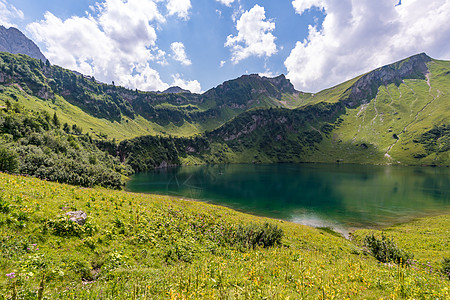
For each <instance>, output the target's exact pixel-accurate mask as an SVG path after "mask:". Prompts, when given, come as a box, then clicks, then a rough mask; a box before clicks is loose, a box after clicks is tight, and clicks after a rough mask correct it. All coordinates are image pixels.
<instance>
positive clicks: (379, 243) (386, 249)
mask: <svg viewBox="0 0 450 300" xmlns="http://www.w3.org/2000/svg"><path fill="white" fill-rule="evenodd" d="M364 245H365V246H366V247H367V248H368V249H369V251H370V253H371V254H372V255H373V256H374V257H375V258H376V259H377V260H378V261H381V262H384V263H387V262H394V263H402V264H409V260H410V259H412V255H411V254H410V253H408V252H406V251H404V250H402V249H400V248H398V247H397V245H396V244H395V243H394V241H393V240H392V239H389V238H387V237H386V236H385V235H384V234H382V235H381V239H378V238H377V237H375V235H373V234H371V235H368V236H366V237H365V238H364Z"/></svg>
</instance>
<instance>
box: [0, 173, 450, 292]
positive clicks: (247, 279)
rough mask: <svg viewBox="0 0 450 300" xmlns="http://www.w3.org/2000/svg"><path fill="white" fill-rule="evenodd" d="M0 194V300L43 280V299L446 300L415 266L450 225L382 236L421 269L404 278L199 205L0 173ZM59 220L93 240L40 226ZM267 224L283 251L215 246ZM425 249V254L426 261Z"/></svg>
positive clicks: (294, 229) (432, 278)
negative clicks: (67, 219)
mask: <svg viewBox="0 0 450 300" xmlns="http://www.w3.org/2000/svg"><path fill="white" fill-rule="evenodd" d="M0 188H1V193H0V196H1V198H0V199H1V201H0V203H1V204H2V205H0V206H1V207H2V212H1V213H0V238H1V239H2V242H1V243H0V245H1V246H0V247H1V249H2V251H1V256H0V270H1V272H2V274H6V273H11V272H15V274H16V278H14V279H13V280H11V279H8V278H7V277H6V276H3V275H2V276H1V277H0V284H1V290H0V299H5V298H8V296H9V297H11V295H12V293H13V290H14V287H13V285H14V282H15V284H16V290H17V292H18V296H19V298H27V299H33V298H35V297H36V296H35V295H36V290H37V287H38V286H39V282H40V278H41V276H42V274H43V273H45V274H46V278H47V279H46V283H45V293H44V294H45V296H46V297H48V298H50V299H54V298H64V299H74V298H78V299H80V298H82V299H97V298H98V297H102V298H105V299H112V298H118V299H137V298H139V299H145V297H149V298H152V299H155V298H156V299H167V298H172V299H198V298H202V299H214V298H218V299H224V298H226V299H257V298H264V297H265V298H269V299H286V298H288V297H290V298H291V299H298V298H304V299H322V298H326V299H332V298H335V299H347V298H348V299H394V298H395V299H396V298H398V297H400V296H402V295H403V296H405V297H407V298H416V299H422V298H424V299H431V298H433V299H435V298H440V299H444V298H446V297H449V296H450V294H449V293H450V290H449V289H450V282H449V281H448V280H446V279H444V278H443V277H441V276H440V274H438V273H436V272H434V271H432V272H429V270H428V267H425V266H422V263H425V262H426V261H430V262H432V265H433V266H434V267H435V268H436V267H438V261H439V259H440V258H441V257H443V256H444V255H449V251H448V247H446V248H445V245H444V244H443V243H441V244H438V243H437V241H438V240H437V239H438V238H440V239H441V240H444V241H445V240H447V241H448V240H449V237H450V236H449V232H448V228H449V225H450V224H449V222H450V216H443V217H439V218H431V219H425V220H423V221H419V222H418V223H413V224H411V225H404V226H398V227H393V228H392V229H390V230H389V231H388V234H389V235H392V236H394V237H395V240H396V241H398V243H399V244H400V245H402V246H404V247H405V248H407V249H408V250H410V251H411V252H413V253H414V254H415V256H416V258H417V259H418V261H417V266H418V267H417V268H400V267H397V266H389V265H384V264H379V263H377V262H376V261H375V260H374V259H373V258H372V257H371V256H367V255H365V254H364V252H363V251H362V249H361V248H360V247H359V246H358V244H354V243H353V242H350V241H347V240H345V239H343V238H340V237H336V236H333V235H331V234H328V233H327V232H325V231H321V230H318V229H314V228H310V227H306V226H301V225H298V224H294V223H289V222H282V221H277V220H268V219H265V218H259V217H254V216H250V215H246V214H243V213H239V212H236V211H233V210H230V209H227V208H223V207H217V206H213V205H208V204H204V203H200V202H194V201H186V200H183V199H176V198H171V197H164V196H156V195H140V194H133V193H126V192H119V191H110V190H105V189H83V188H79V187H73V186H68V185H61V184H56V183H49V182H45V181H40V180H37V179H33V178H26V177H19V176H11V175H6V174H0ZM5 203H7V204H5ZM7 205H9V211H8V209H4V207H6V206H7ZM67 210H83V211H85V212H87V214H88V216H89V217H88V224H90V226H93V227H94V228H96V230H95V232H94V233H93V234H92V235H86V234H84V235H81V237H76V236H71V237H63V236H57V235H54V234H52V233H51V232H49V231H47V232H43V231H42V229H43V224H44V223H45V221H46V220H48V219H56V218H57V217H58V216H59V215H63V214H64V213H65V212H66V211H67ZM264 221H268V222H270V223H274V224H277V225H278V226H280V227H281V228H282V229H283V231H284V233H285V236H284V238H283V241H282V245H281V246H276V247H272V248H256V249H254V250H249V249H247V250H245V249H239V247H236V246H231V245H227V244H220V243H217V239H218V238H220V234H221V233H223V231H221V230H222V228H224V227H227V228H231V229H233V228H236V225H237V224H240V223H249V222H253V223H260V222H264ZM85 226H86V225H85ZM408 226H410V227H408ZM425 226H426V232H425V229H424V228H425ZM413 228H419V229H420V230H413ZM434 234H436V235H435V236H434ZM355 235H356V236H362V233H361V232H357V233H356V234H355ZM424 235H426V236H427V237H429V239H422V238H421V237H423V236H424ZM430 238H431V239H430ZM410 241H413V242H414V245H415V246H414V247H413V246H412V243H411V242H410ZM33 244H37V245H35V246H34V245H33ZM433 245H434V246H435V249H434V251H433V252H432V253H431V252H430V251H422V249H425V248H430V247H432V246H433ZM82 278H85V279H88V280H90V281H89V282H86V281H85V282H84V283H83V282H82Z"/></svg>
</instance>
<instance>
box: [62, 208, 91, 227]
mask: <svg viewBox="0 0 450 300" xmlns="http://www.w3.org/2000/svg"><path fill="white" fill-rule="evenodd" d="M66 215H67V216H69V220H70V221H73V222H75V223H77V224H79V225H84V223H86V219H87V214H86V213H85V212H84V211H82V210H79V211H69V212H68V213H66Z"/></svg>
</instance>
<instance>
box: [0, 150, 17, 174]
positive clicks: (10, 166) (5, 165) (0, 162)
mask: <svg viewBox="0 0 450 300" xmlns="http://www.w3.org/2000/svg"><path fill="white" fill-rule="evenodd" d="M18 167H19V158H18V156H17V153H16V152H15V151H13V150H10V149H6V148H3V147H0V171H2V172H8V173H14V172H16V171H17V169H18Z"/></svg>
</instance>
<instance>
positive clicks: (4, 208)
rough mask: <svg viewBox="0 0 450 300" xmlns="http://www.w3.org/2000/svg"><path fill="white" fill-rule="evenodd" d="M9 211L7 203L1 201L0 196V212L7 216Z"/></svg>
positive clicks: (3, 200) (0, 197) (1, 197)
mask: <svg viewBox="0 0 450 300" xmlns="http://www.w3.org/2000/svg"><path fill="white" fill-rule="evenodd" d="M10 210H11V208H10V205H9V202H7V201H6V200H5V199H3V196H2V195H0V212H1V213H4V214H7V213H9V212H10Z"/></svg>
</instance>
